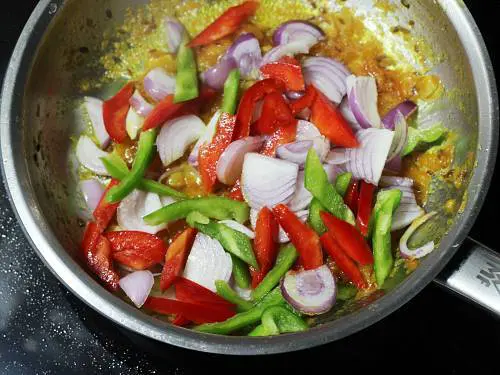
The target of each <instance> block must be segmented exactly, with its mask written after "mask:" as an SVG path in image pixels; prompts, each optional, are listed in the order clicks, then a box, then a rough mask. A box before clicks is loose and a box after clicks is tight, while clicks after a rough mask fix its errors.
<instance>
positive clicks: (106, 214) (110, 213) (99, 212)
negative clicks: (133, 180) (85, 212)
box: [94, 180, 120, 233]
mask: <svg viewBox="0 0 500 375" xmlns="http://www.w3.org/2000/svg"><path fill="white" fill-rule="evenodd" d="M119 183H120V181H118V180H111V182H110V183H109V184H108V186H107V188H106V191H105V192H104V194H103V195H102V198H101V200H100V201H99V204H98V205H97V207H96V208H95V210H94V218H95V221H96V223H97V226H98V227H99V229H100V230H101V233H102V232H104V231H105V230H106V228H107V227H108V225H109V223H110V222H111V220H112V219H113V217H114V216H115V213H116V210H117V209H118V205H119V204H120V202H117V203H109V202H108V201H107V200H106V195H107V193H108V191H109V190H110V189H111V188H112V187H113V186H116V185H118V184H119Z"/></svg>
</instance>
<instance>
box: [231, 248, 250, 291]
mask: <svg viewBox="0 0 500 375" xmlns="http://www.w3.org/2000/svg"><path fill="white" fill-rule="evenodd" d="M231 258H232V259H233V277H234V281H235V282H236V285H238V286H239V287H240V288H242V289H248V288H249V287H250V272H249V271H248V266H247V264H246V263H245V262H243V261H242V260H241V259H240V258H237V257H235V256H234V255H231Z"/></svg>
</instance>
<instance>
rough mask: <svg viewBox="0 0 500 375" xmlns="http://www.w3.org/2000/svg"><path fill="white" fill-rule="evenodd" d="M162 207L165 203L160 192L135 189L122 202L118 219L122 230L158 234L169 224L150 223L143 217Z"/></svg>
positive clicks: (118, 211) (117, 214)
mask: <svg viewBox="0 0 500 375" xmlns="http://www.w3.org/2000/svg"><path fill="white" fill-rule="evenodd" d="M162 207H163V203H162V201H161V199H160V197H159V196H158V194H154V193H146V192H144V191H140V190H134V191H132V193H130V194H129V195H127V196H126V197H125V199H123V200H122V201H121V202H120V204H119V206H118V210H117V213H116V221H117V223H118V225H119V226H120V228H121V229H122V230H135V231H139V232H146V233H150V234H156V233H158V232H160V231H162V230H164V229H165V228H166V227H167V224H165V223H163V224H159V225H148V224H147V223H145V222H144V219H143V217H144V216H145V215H147V214H150V213H151V212H154V211H156V210H159V209H160V208H162Z"/></svg>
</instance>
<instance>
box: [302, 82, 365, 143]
mask: <svg viewBox="0 0 500 375" xmlns="http://www.w3.org/2000/svg"><path fill="white" fill-rule="evenodd" d="M311 122H312V123H313V124H314V125H316V127H317V128H318V130H319V131H320V132H321V134H323V135H324V136H325V137H327V138H328V139H329V140H330V141H331V142H332V143H334V144H335V145H336V146H338V147H346V148H356V147H358V146H359V142H358V140H357V139H356V136H355V135H354V133H353V131H352V129H351V126H350V125H349V123H348V122H347V121H346V119H344V117H343V116H342V113H341V112H340V110H339V109H338V108H337V107H335V106H334V105H333V104H332V103H330V101H329V100H328V98H327V97H325V96H324V95H323V94H322V93H321V92H319V91H318V90H316V100H315V101H314V103H313V106H312V114H311Z"/></svg>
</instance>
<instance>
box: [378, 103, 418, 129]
mask: <svg viewBox="0 0 500 375" xmlns="http://www.w3.org/2000/svg"><path fill="white" fill-rule="evenodd" d="M417 108H418V107H417V105H416V104H415V103H413V102H412V101H411V100H406V101H404V102H402V103H400V104H398V105H397V106H396V107H395V108H393V109H391V110H390V111H389V113H387V114H386V115H385V116H384V118H383V119H382V122H383V123H384V127H385V128H386V129H390V130H394V129H395V127H396V121H395V120H396V115H397V114H398V112H399V113H401V114H402V115H403V116H404V117H405V118H406V119H407V118H408V117H410V116H411V115H413V114H414V113H415V112H416V111H417Z"/></svg>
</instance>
